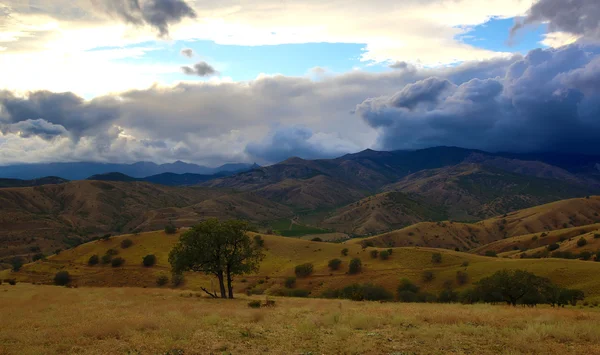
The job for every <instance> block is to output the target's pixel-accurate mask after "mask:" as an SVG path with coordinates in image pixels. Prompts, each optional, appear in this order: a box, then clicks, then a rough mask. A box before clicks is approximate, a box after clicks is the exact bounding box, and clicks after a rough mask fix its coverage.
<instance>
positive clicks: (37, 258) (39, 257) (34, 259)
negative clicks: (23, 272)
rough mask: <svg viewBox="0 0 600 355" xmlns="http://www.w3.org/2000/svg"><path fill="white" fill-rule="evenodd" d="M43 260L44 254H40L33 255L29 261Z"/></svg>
mask: <svg viewBox="0 0 600 355" xmlns="http://www.w3.org/2000/svg"><path fill="white" fill-rule="evenodd" d="M44 258H45V256H44V254H42V253H37V254H35V255H34V256H33V257H32V258H31V260H33V261H38V260H42V259H44Z"/></svg>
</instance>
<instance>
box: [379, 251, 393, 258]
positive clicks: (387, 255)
mask: <svg viewBox="0 0 600 355" xmlns="http://www.w3.org/2000/svg"><path fill="white" fill-rule="evenodd" d="M389 258H390V253H388V252H387V250H384V251H382V252H381V253H379V259H381V260H387V259H389Z"/></svg>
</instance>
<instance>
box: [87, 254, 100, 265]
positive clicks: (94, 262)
mask: <svg viewBox="0 0 600 355" xmlns="http://www.w3.org/2000/svg"><path fill="white" fill-rule="evenodd" d="M99 262H100V258H99V257H98V255H92V256H90V258H89V259H88V265H89V266H94V265H97V264H98V263H99Z"/></svg>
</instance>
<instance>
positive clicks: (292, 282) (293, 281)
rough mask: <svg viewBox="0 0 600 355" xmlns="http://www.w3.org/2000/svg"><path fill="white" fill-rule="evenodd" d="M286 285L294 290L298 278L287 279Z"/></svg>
mask: <svg viewBox="0 0 600 355" xmlns="http://www.w3.org/2000/svg"><path fill="white" fill-rule="evenodd" d="M284 285H285V287H287V288H294V286H296V276H290V277H288V278H286V279H285V282H284Z"/></svg>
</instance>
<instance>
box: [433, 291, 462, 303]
mask: <svg viewBox="0 0 600 355" xmlns="http://www.w3.org/2000/svg"><path fill="white" fill-rule="evenodd" d="M456 301H458V294H457V293H456V292H454V291H452V290H451V289H446V290H442V291H441V292H440V295H439V296H438V302H441V303H452V302H456Z"/></svg>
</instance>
